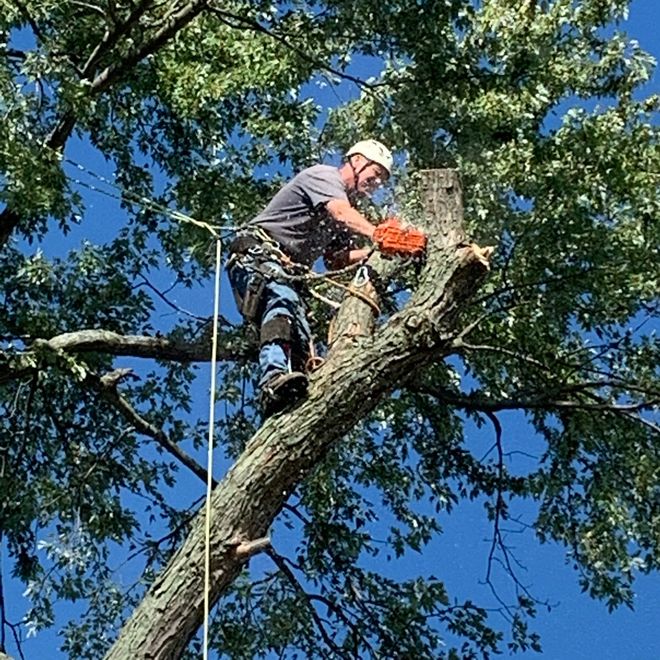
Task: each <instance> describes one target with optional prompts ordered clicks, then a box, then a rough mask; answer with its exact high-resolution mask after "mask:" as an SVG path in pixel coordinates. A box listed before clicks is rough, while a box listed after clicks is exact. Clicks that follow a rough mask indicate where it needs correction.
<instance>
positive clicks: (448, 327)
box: [106, 170, 488, 660]
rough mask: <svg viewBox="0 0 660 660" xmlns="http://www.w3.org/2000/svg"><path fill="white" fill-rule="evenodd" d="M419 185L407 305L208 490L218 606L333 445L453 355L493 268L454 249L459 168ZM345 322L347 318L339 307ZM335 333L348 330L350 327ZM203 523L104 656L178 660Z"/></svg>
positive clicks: (364, 320) (345, 349) (322, 371)
mask: <svg viewBox="0 0 660 660" xmlns="http://www.w3.org/2000/svg"><path fill="white" fill-rule="evenodd" d="M422 185H423V190H422V194H423V201H424V208H425V211H426V216H427V218H428V225H427V227H426V229H427V231H428V232H429V246H428V257H427V262H426V264H425V266H424V269H423V272H422V274H421V278H420V285H419V287H418V289H417V290H416V291H415V292H414V294H413V295H412V297H411V300H410V302H409V303H408V305H406V307H405V308H404V309H403V310H402V311H400V312H399V313H397V314H395V315H394V316H393V317H392V318H391V319H390V320H389V321H388V322H387V323H386V324H385V325H383V326H382V327H380V328H378V329H377V330H376V331H375V333H374V334H373V335H372V336H366V335H365V333H364V332H362V331H360V332H344V334H343V335H342V336H341V337H340V338H338V339H337V341H336V342H335V344H334V345H333V348H332V351H331V353H330V354H329V356H328V359H327V360H326V362H325V364H324V365H323V366H322V367H321V368H319V369H318V370H317V371H316V372H315V373H314V375H313V378H312V381H311V384H310V390H309V395H308V397H307V399H305V400H304V401H303V402H302V404H301V405H300V406H299V407H298V408H296V409H295V410H293V411H291V412H287V413H283V414H281V415H277V416H276V417H274V418H271V419H269V420H268V421H267V422H266V423H265V424H264V425H263V426H262V427H261V428H260V429H259V431H258V432H257V433H256V434H255V435H254V437H253V438H252V439H251V441H250V442H249V443H248V445H247V447H246V449H245V451H244V452H243V454H242V455H241V456H240V457H239V459H238V460H237V461H236V463H235V464H234V466H233V467H232V468H231V469H230V471H229V472H228V474H227V475H226V476H225V478H224V479H223V480H222V482H221V483H220V484H219V485H218V486H217V487H216V488H215V490H214V491H213V495H212V511H213V514H212V521H211V585H212V587H211V594H210V600H211V602H212V603H215V602H216V601H217V600H218V598H219V597H220V596H221V595H222V594H223V593H224V592H225V591H226V590H227V588H228V587H229V586H230V585H231V583H232V582H233V580H234V579H235V578H236V577H237V575H238V574H239V572H240V571H241V569H242V568H243V566H244V564H245V563H246V561H247V557H246V555H245V554H244V553H242V552H240V548H241V544H242V543H244V542H249V541H252V540H256V539H261V538H263V537H265V536H267V535H268V531H269V527H270V526H271V524H272V523H273V520H274V519H275V517H276V516H277V514H278V513H279V511H280V509H281V507H282V505H283V504H284V503H285V501H286V499H287V497H288V495H289V494H290V493H291V492H292V491H293V490H294V489H295V487H296V486H297V484H298V483H300V481H301V480H303V479H304V478H305V477H306V475H307V474H309V473H310V471H311V470H313V469H314V467H315V466H317V465H318V464H319V463H320V462H321V461H322V460H323V458H324V456H325V455H326V453H327V451H328V449H329V448H330V447H331V446H332V445H333V443H335V442H338V441H340V440H341V438H342V437H343V436H345V434H346V433H347V432H348V431H350V429H351V428H353V427H354V425H355V424H356V423H357V422H358V421H359V420H361V419H362V418H363V417H364V416H365V415H366V414H367V413H369V412H370V411H371V410H372V409H373V408H374V407H375V406H376V405H377V404H378V402H379V401H380V400H381V399H382V398H383V397H384V396H385V395H387V394H388V393H389V392H391V391H392V390H393V389H395V387H400V386H401V385H403V384H405V383H406V381H407V380H408V379H409V378H410V377H411V376H413V375H414V373H415V371H416V370H417V369H418V368H421V367H422V365H423V364H424V363H426V362H427V361H428V359H429V357H430V356H434V357H436V358H437V357H442V356H445V355H448V354H449V353H450V352H451V351H452V350H453V349H452V341H453V339H454V337H455V336H456V335H457V334H458V330H457V316H458V314H459V313H460V311H461V310H462V309H464V308H465V306H466V304H467V303H468V301H469V299H470V297H471V296H472V295H473V294H474V292H475V291H476V290H477V288H478V286H479V284H480V282H481V280H482V279H483V276H484V274H485V273H486V271H487V269H488V267H487V265H484V263H483V261H481V260H480V259H479V257H478V255H477V254H475V252H474V251H473V250H472V249H471V248H469V247H459V248H457V247H456V246H457V245H460V244H461V243H462V242H463V240H464V234H463V229H462V216H463V213H462V202H461V194H460V183H459V179H458V176H457V174H456V172H454V171H450V170H432V171H427V172H424V173H423V174H422ZM375 261H377V260H375ZM346 304H347V305H350V306H351V311H350V313H351V316H352V317H353V319H354V321H355V324H356V325H354V326H353V328H354V329H355V328H356V327H357V328H360V329H363V328H369V324H370V323H371V322H372V321H371V318H372V315H373V310H372V308H371V306H370V305H368V304H366V303H365V302H363V301H360V300H359V299H357V298H355V297H350V299H349V301H348V302H347V303H346ZM343 314H345V310H343V311H342V310H340V315H343ZM342 324H343V325H342ZM339 325H340V326H341V327H346V324H345V322H344V321H342V322H341V323H340V324H339ZM204 525H205V520H204V512H203V511H201V512H200V513H199V514H198V515H197V516H196V518H195V520H194V521H193V524H192V528H191V531H190V534H189V536H188V538H187V540H186V542H185V543H184V544H183V546H182V547H181V549H180V550H179V551H178V552H177V553H176V554H175V555H174V557H173V558H172V559H171V561H170V562H169V564H168V566H167V567H166V568H165V569H164V570H163V571H162V573H161V574H160V575H159V576H158V578H157V579H156V580H155V582H154V584H153V585H152V586H151V588H150V589H149V591H148V593H147V594H146V596H145V598H144V599H143V601H142V602H141V603H140V605H139V606H138V607H137V608H136V610H135V612H134V613H133V615H132V617H131V618H130V619H129V621H128V622H127V623H126V625H125V626H124V628H123V629H122V631H121V633H120V635H119V638H118V639H117V641H116V643H115V645H114V646H113V647H112V649H111V650H110V652H109V653H108V655H107V656H106V660H125V658H134V659H136V660H137V659H145V660H146V659H147V658H148V659H149V660H174V659H176V658H179V657H180V655H181V653H182V652H183V651H184V649H185V648H186V646H187V644H188V642H189V640H190V639H191V637H192V636H193V635H194V633H195V631H196V630H197V629H198V628H199V626H200V624H201V623H202V616H203V601H204V594H203V584H204Z"/></svg>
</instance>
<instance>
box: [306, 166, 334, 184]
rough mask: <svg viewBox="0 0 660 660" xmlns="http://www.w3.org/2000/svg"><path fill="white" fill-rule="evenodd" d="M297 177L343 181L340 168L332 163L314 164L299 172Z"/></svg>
mask: <svg viewBox="0 0 660 660" xmlns="http://www.w3.org/2000/svg"><path fill="white" fill-rule="evenodd" d="M296 178H301V179H304V178H309V179H326V180H337V181H341V175H340V174H339V170H338V169H337V168H336V167H333V166H332V165H312V166H311V167H307V168H305V169H304V170H301V171H300V172H299V173H298V176H297V177H296Z"/></svg>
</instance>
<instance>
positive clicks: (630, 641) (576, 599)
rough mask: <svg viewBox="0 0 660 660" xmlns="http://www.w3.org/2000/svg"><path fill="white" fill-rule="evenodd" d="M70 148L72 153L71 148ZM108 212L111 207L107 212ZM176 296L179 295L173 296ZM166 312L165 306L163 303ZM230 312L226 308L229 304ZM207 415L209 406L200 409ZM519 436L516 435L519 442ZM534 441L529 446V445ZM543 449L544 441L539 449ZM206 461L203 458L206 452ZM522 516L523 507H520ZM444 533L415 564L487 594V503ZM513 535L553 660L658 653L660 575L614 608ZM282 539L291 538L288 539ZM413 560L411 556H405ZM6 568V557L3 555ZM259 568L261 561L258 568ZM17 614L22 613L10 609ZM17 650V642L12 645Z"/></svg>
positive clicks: (452, 587)
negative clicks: (543, 605)
mask: <svg viewBox="0 0 660 660" xmlns="http://www.w3.org/2000/svg"><path fill="white" fill-rule="evenodd" d="M659 26H660V0H633V2H632V4H631V9H630V17H629V20H628V22H627V24H626V26H625V29H626V31H627V32H628V34H629V35H630V36H631V37H632V38H635V39H637V40H638V41H639V42H640V44H641V45H642V47H643V48H644V49H645V50H647V51H649V52H651V53H652V54H653V55H654V56H655V57H656V59H660V38H659V37H658V31H659ZM659 76H660V74H658V72H657V71H656V73H655V74H654V76H653V78H652V80H651V81H650V82H649V84H648V86H647V88H646V92H647V93H650V92H654V93H660V77H659ZM67 153H69V152H67ZM69 155H71V156H72V157H74V158H75V159H76V160H81V161H82V162H85V164H86V165H87V166H88V167H89V168H90V169H92V170H94V171H98V172H102V173H104V174H106V175H107V176H109V175H110V172H109V171H108V166H107V164H105V163H103V161H102V160H101V159H100V158H98V156H95V155H94V154H92V153H91V152H89V151H88V150H86V149H85V147H84V145H81V144H78V145H77V146H75V145H72V149H71V152H70V153H69ZM86 197H87V198H88V204H87V205H88V211H89V215H88V217H86V219H85V222H84V223H83V227H81V228H80V232H75V233H74V237H71V238H70V239H69V240H72V241H76V240H78V238H77V237H78V236H84V235H90V236H93V238H94V240H95V241H97V242H103V241H104V240H107V239H109V238H110V237H111V236H112V235H113V234H114V229H115V228H116V227H113V226H112V223H111V222H110V223H108V220H107V219H108V217H111V215H112V214H108V213H107V208H108V206H111V205H113V202H111V201H109V200H107V199H106V198H103V197H100V196H98V195H96V196H94V195H93V194H89V193H87V194H86ZM104 210H105V211H106V212H105V213H104V212H103V211H104ZM224 292H225V295H224V296H223V310H224V309H228V308H232V309H233V303H232V302H231V296H230V294H229V292H228V289H227V287H226V286H225V288H224ZM187 295H188V294H187V293H185V292H184V293H182V294H181V300H180V302H181V303H182V304H184V301H185V304H184V306H186V305H188V304H190V305H191V306H192V308H193V309H192V311H194V312H196V313H200V314H207V313H210V310H211V308H212V299H211V286H210V285H209V287H208V301H206V300H205V299H204V298H200V299H199V300H197V299H195V300H188V299H187V298H186V296H187ZM174 298H175V299H176V295H174ZM163 313H167V312H166V310H163ZM223 313H224V311H223ZM200 414H201V415H204V414H205V413H204V410H203V406H202V409H201V412H200ZM507 427H508V429H509V432H510V433H514V434H515V433H516V432H517V433H519V435H520V438H519V439H518V440H519V442H520V444H521V446H522V444H523V443H524V446H525V448H526V450H527V451H531V452H532V453H533V452H534V449H535V447H534V446H533V443H534V439H530V438H529V436H528V430H527V429H526V427H524V426H521V425H520V424H519V422H518V420H517V419H515V418H513V417H512V418H511V419H510V420H509V424H507ZM472 438H473V439H472V442H473V443H474V444H475V446H478V445H479V444H480V443H481V444H483V447H484V448H485V447H487V446H488V445H489V442H490V441H492V440H490V441H489V438H488V437H487V432H484V431H477V430H476V429H473V430H472ZM515 442H516V440H515V439H514V443H515ZM530 443H531V446H530ZM536 449H538V447H537V448H536ZM202 460H203V457H202ZM222 470H223V465H222V464H221V462H220V461H219V462H218V464H217V466H216V473H217V474H218V475H220V474H221V473H222ZM189 486H190V497H191V499H194V498H196V497H197V496H199V495H200V494H201V493H202V492H203V488H202V486H201V485H200V484H199V483H198V482H196V481H194V480H192V479H191V480H190V484H189ZM520 513H521V515H524V513H525V508H524V506H523V507H522V509H521V511H520ZM441 522H442V525H443V528H444V532H445V533H444V534H443V535H442V536H440V537H439V538H438V539H437V540H436V541H434V542H433V544H432V545H431V548H430V551H427V552H426V553H425V554H424V556H423V557H420V558H419V560H417V559H415V561H414V562H413V563H414V569H415V571H420V572H422V573H427V574H435V575H437V576H438V577H440V578H441V579H442V580H444V581H445V582H446V583H447V587H448V590H449V592H450V593H451V594H453V595H454V596H455V597H457V598H459V599H461V598H468V597H472V598H474V599H475V600H476V601H477V602H480V600H482V599H488V598H489V597H490V596H489V592H488V588H487V587H486V586H484V585H483V584H481V583H482V582H483V580H484V577H485V574H486V558H487V555H488V548H489V543H490V541H489V539H490V537H491V534H492V532H491V529H490V526H489V525H488V523H487V520H486V518H485V516H484V513H483V506H482V503H479V502H465V503H462V504H460V505H459V506H458V507H457V508H456V509H455V510H454V512H453V514H452V515H451V516H448V517H444V518H443V520H442V521H441ZM509 540H510V542H511V543H512V544H513V545H515V546H516V555H517V557H518V558H519V559H520V560H521V563H522V564H523V565H524V566H525V567H526V570H521V573H520V577H521V580H522V581H523V582H524V583H525V584H526V585H529V586H530V589H531V591H532V592H533V593H534V595H535V596H537V597H538V598H539V599H540V600H543V601H547V602H548V603H550V604H552V611H550V612H548V611H544V610H543V609H541V610H540V612H539V616H538V618H537V620H536V622H535V623H534V624H533V626H532V627H533V629H534V630H535V631H537V632H539V633H540V634H541V637H542V644H543V648H544V652H545V653H544V656H542V657H544V658H548V659H550V660H590V659H596V658H598V659H600V660H653V659H654V658H660V634H659V632H658V630H659V628H660V576H658V575H652V576H647V577H642V578H640V579H639V580H638V582H637V597H636V600H635V610H634V611H630V610H628V609H621V610H618V611H616V612H614V613H612V614H608V612H607V608H606V606H605V605H604V604H602V603H598V602H595V601H592V600H590V599H589V598H588V596H586V595H584V594H582V593H581V592H580V588H579V586H578V581H577V574H576V573H575V571H574V570H573V569H572V568H571V567H570V566H567V565H566V562H565V559H564V553H563V552H562V550H561V549H559V548H557V547H556V546H541V545H539V544H538V543H537V542H536V541H535V540H534V539H533V537H532V536H531V534H529V533H527V534H520V535H515V536H514V535H512V536H511V537H510V539H509ZM282 542H283V543H284V545H286V540H285V539H282ZM407 561H408V562H410V560H407ZM3 563H4V567H5V569H6V568H7V561H6V558H4V562H3ZM258 567H259V563H257V566H256V568H258ZM409 569H410V564H408V566H406V564H405V563H402V564H401V565H399V566H398V567H394V570H395V571H396V572H399V573H400V574H404V573H405V572H407V570H409ZM21 591H22V589H21V588H20V587H19V586H17V585H9V586H8V588H7V602H8V604H9V606H10V607H11V608H12V610H13V612H16V611H20V610H22V605H21V603H24V602H25V600H24V599H23V598H22V596H21ZM12 618H14V619H15V618H16V616H14V615H12ZM56 644H57V643H56V642H54V640H53V636H52V633H50V632H46V633H44V634H40V635H38V636H37V637H36V638H33V639H30V640H27V642H26V643H25V645H24V653H25V656H26V658H27V659H28V660H50V659H51V658H52V659H53V660H56V659H58V658H63V657H64V655H63V654H60V653H58V652H57V651H56V650H55V647H56ZM9 650H11V649H9ZM516 657H519V658H528V657H530V658H531V657H539V656H538V655H537V654H535V653H526V654H520V655H518V656H516Z"/></svg>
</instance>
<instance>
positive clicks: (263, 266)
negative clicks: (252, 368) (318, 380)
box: [227, 248, 311, 387]
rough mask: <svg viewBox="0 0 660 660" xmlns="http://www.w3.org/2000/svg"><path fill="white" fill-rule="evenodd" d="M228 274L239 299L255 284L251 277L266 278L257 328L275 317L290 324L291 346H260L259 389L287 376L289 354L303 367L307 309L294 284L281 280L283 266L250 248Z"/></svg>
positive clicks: (306, 347) (308, 337) (308, 332)
mask: <svg viewBox="0 0 660 660" xmlns="http://www.w3.org/2000/svg"><path fill="white" fill-rule="evenodd" d="M263 273H266V274H265V275H264V274H263ZM227 275H228V277H229V282H230V283H231V286H232V288H233V289H234V291H235V292H236V293H237V294H238V297H239V298H241V299H242V298H244V297H245V293H246V291H247V289H248V286H250V284H251V283H254V281H255V280H254V278H261V277H264V278H265V286H264V289H263V292H262V294H261V300H260V305H259V314H258V317H257V319H256V323H257V326H258V327H259V328H260V329H261V326H263V325H264V323H266V322H268V321H271V320H273V319H274V318H276V317H284V318H286V319H288V320H289V323H290V324H291V345H287V344H286V343H284V342H280V341H273V342H268V343H265V344H262V346H261V348H260V350H259V387H262V386H263V385H264V383H266V382H267V381H268V380H270V379H271V378H273V376H276V375H278V374H281V373H290V372H291V371H292V367H291V356H292V354H293V355H294V356H296V357H297V359H298V360H300V361H301V362H302V363H303V364H304V362H305V360H306V358H307V357H308V356H309V342H310V340H311V330H310V328H309V323H308V322H307V316H306V306H305V302H304V300H303V299H302V298H301V297H300V294H299V292H298V291H297V290H296V288H295V283H293V282H291V281H289V280H287V279H285V278H284V277H283V276H284V275H285V271H284V268H283V267H282V264H280V262H279V261H278V260H277V259H276V258H275V257H269V256H268V255H266V254H264V253H263V252H262V251H261V249H260V248H252V249H250V250H249V251H248V252H247V253H246V254H243V255H241V256H240V257H239V258H238V259H236V260H235V261H234V263H232V264H231V265H230V267H229V268H228V269H227ZM296 366H297V367H298V369H300V368H301V367H300V366H298V365H296Z"/></svg>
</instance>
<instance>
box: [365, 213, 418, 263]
mask: <svg viewBox="0 0 660 660" xmlns="http://www.w3.org/2000/svg"><path fill="white" fill-rule="evenodd" d="M373 240H374V243H376V245H377V246H378V249H379V250H380V251H381V252H382V253H383V254H386V255H396V256H400V257H419V256H421V255H422V254H423V253H424V251H425V250H426V234H424V232H422V231H420V230H419V229H415V228H413V227H403V226H402V225H401V223H400V222H399V220H397V219H396V218H387V219H386V220H385V221H384V222H382V223H381V224H379V225H378V227H376V229H375V230H374V236H373Z"/></svg>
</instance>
